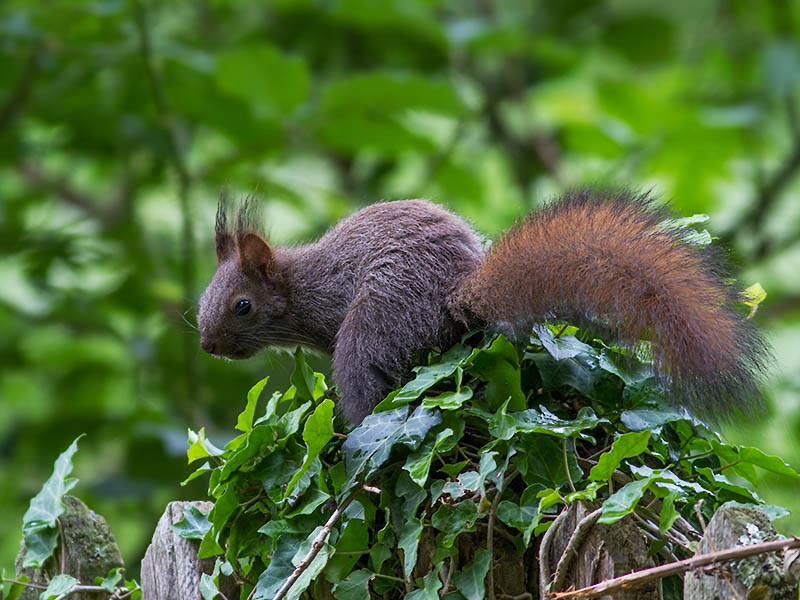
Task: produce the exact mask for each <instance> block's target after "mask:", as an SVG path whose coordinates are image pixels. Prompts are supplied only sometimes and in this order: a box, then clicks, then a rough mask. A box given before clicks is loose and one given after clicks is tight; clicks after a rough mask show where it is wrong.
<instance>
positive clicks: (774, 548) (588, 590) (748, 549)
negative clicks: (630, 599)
mask: <svg viewBox="0 0 800 600" xmlns="http://www.w3.org/2000/svg"><path fill="white" fill-rule="evenodd" d="M789 548H800V538H796V537H793V538H787V539H785V540H774V541H771V542H763V543H760V544H752V545H750V546H737V547H735V548H729V549H727V550H721V551H719V552H709V553H708V554H699V555H697V556H693V557H691V558H687V559H685V560H681V561H678V562H674V563H668V564H666V565H660V566H658V567H652V568H650V569H644V570H642V571H636V572H635V573H629V574H628V575H623V576H621V577H615V578H614V579H608V580H606V581H601V582H600V583H596V584H594V585H590V586H588V587H585V588H581V589H579V590H573V591H569V592H554V593H551V594H549V595H548V598H550V599H552V600H563V599H566V598H599V597H601V596H607V595H613V594H614V593H615V592H618V591H619V590H622V589H629V588H634V587H638V586H640V585H642V584H645V583H648V582H650V581H654V580H656V579H662V578H664V577H668V576H670V575H679V574H681V573H685V572H686V571H692V570H694V569H699V568H700V567H705V566H708V565H713V564H718V563H724V562H731V561H734V560H739V559H742V558H747V557H749V556H757V555H759V554H767V553H770V552H781V551H784V550H788V549H789Z"/></svg>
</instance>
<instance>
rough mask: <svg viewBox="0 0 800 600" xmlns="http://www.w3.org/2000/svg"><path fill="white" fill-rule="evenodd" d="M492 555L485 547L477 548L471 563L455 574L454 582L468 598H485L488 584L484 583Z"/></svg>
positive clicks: (469, 599) (478, 599)
mask: <svg viewBox="0 0 800 600" xmlns="http://www.w3.org/2000/svg"><path fill="white" fill-rule="evenodd" d="M491 562H492V555H491V554H490V553H489V552H488V551H487V550H484V549H483V548H481V549H479V550H476V551H475V554H474V558H473V560H472V562H471V563H469V564H468V565H467V566H466V567H464V568H463V569H462V570H461V571H459V572H458V573H456V574H455V575H453V584H455V586H456V589H458V591H459V592H461V595H462V596H464V598H466V599H467V600H483V598H484V597H485V595H486V586H485V585H484V584H483V582H484V580H485V579H486V574H487V573H488V572H489V564H490V563H491Z"/></svg>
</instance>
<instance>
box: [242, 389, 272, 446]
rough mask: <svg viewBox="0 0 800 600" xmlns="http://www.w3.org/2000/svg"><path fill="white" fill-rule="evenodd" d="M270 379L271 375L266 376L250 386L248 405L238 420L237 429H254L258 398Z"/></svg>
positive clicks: (246, 430) (244, 430)
mask: <svg viewBox="0 0 800 600" xmlns="http://www.w3.org/2000/svg"><path fill="white" fill-rule="evenodd" d="M268 381H269V377H264V379H262V380H261V381H259V382H258V383H257V384H255V385H254V386H253V387H252V388H250V391H249V392H247V406H246V407H245V409H244V410H243V411H242V412H241V413H240V414H239V418H238V419H237V420H236V429H238V430H239V431H243V432H245V433H247V432H249V431H250V430H251V429H253V416H254V415H255V412H256V404H257V403H258V398H259V397H260V396H261V391H262V390H263V389H264V386H266V385H267V382H268Z"/></svg>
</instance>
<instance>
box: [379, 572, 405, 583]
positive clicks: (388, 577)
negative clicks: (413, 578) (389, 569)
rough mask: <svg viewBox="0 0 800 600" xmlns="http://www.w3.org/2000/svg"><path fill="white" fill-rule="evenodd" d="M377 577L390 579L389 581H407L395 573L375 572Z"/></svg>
mask: <svg viewBox="0 0 800 600" xmlns="http://www.w3.org/2000/svg"><path fill="white" fill-rule="evenodd" d="M373 575H374V576H375V577H380V578H381V579H388V580H389V581H396V582H397V583H405V582H406V580H405V579H401V578H400V577H395V576H394V575H384V574H383V573H373Z"/></svg>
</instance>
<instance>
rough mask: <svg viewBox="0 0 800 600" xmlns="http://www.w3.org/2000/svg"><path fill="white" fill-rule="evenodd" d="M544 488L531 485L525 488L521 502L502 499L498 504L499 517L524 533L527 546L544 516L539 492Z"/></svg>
mask: <svg viewBox="0 0 800 600" xmlns="http://www.w3.org/2000/svg"><path fill="white" fill-rule="evenodd" d="M541 489H542V486H540V485H531V486H528V487H527V488H525V491H524V492H522V496H520V500H519V504H515V503H514V502H511V501H510V500H502V501H501V502H500V504H498V505H497V518H498V519H500V520H501V521H502V522H503V523H505V524H506V525H508V526H509V527H514V528H515V529H518V530H519V531H520V532H521V533H522V535H523V541H524V543H525V545H526V546H527V545H528V543H529V542H530V540H531V535H533V531H534V529H536V526H537V525H538V524H539V520H540V519H541V518H542V514H541V512H540V507H539V504H540V503H539V498H537V494H538V492H539V491H540V490H541Z"/></svg>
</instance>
